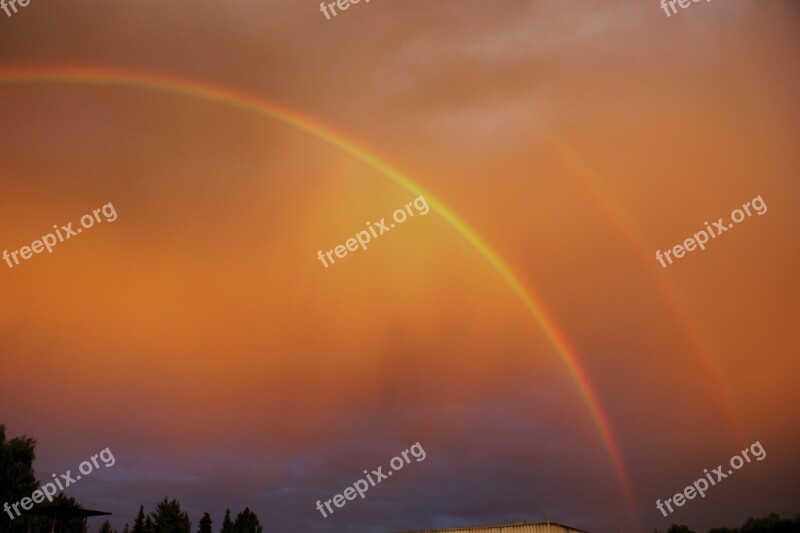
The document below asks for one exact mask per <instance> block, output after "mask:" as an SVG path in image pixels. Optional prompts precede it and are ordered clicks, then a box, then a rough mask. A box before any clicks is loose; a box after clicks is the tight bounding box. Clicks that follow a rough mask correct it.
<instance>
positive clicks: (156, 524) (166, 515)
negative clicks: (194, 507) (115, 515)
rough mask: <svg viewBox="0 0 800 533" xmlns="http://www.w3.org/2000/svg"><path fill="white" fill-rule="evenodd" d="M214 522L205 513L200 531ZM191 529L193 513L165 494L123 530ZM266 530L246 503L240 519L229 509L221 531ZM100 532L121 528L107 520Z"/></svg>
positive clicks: (165, 532)
mask: <svg viewBox="0 0 800 533" xmlns="http://www.w3.org/2000/svg"><path fill="white" fill-rule="evenodd" d="M212 525H213V523H212V521H211V515H209V514H208V513H203V518H201V519H200V525H199V529H198V530H197V533H214V530H213V529H212ZM191 529H192V522H191V521H190V520H189V515H188V514H187V513H186V512H185V511H183V510H182V509H181V504H180V503H178V502H177V500H168V499H167V498H164V499H163V500H161V501H160V502H159V503H158V505H156V508H155V510H154V511H153V512H152V513H150V514H149V515H146V516H145V514H144V506H143V505H142V506H139V514H138V515H137V516H136V520H134V522H133V528H132V529H130V528H129V527H128V524H125V528H124V529H123V530H122V533H191ZM262 531H263V528H262V527H261V523H260V522H259V521H258V516H256V513H254V512H253V511H251V510H250V509H248V508H247V507H245V508H244V510H243V511H241V512H240V513H239V514H237V515H236V520H231V510H230V509H228V510H226V511H225V518H223V519H222V528H221V529H220V530H219V533H262ZM81 533H83V532H81ZM97 533H117V532H116V530H114V528H112V527H111V522H109V521H108V520H106V521H105V522H103V523H102V524H101V525H100V528H99V529H98V530H97Z"/></svg>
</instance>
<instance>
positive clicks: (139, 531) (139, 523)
mask: <svg viewBox="0 0 800 533" xmlns="http://www.w3.org/2000/svg"><path fill="white" fill-rule="evenodd" d="M144 520H145V518H144V505H140V506H139V514H138V515H136V520H134V521H133V531H131V533H145V529H144Z"/></svg>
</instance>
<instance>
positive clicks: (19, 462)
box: [0, 425, 37, 533]
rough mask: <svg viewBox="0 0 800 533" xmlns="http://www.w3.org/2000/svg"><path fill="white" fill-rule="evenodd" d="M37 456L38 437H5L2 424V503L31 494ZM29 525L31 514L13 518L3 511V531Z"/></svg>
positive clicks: (0, 522) (0, 523) (0, 518)
mask: <svg viewBox="0 0 800 533" xmlns="http://www.w3.org/2000/svg"><path fill="white" fill-rule="evenodd" d="M34 459H36V441H35V440H34V439H29V438H27V437H25V436H22V437H15V438H13V439H11V440H6V427H5V426H4V425H0V503H1V502H7V503H8V504H9V505H10V504H14V503H16V502H18V501H20V500H21V499H22V498H25V497H30V495H31V493H32V492H33V491H34V490H36V487H37V483H36V477H35V476H34V474H33V460H34ZM12 512H13V511H12ZM15 514H16V513H15ZM29 525H30V517H29V516H28V515H22V516H19V517H16V516H15V518H14V519H13V520H12V519H11V518H10V517H9V516H8V513H7V512H2V514H0V531H8V532H9V533H16V532H17V531H26V530H27V529H28V526H29Z"/></svg>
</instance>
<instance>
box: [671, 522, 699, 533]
mask: <svg viewBox="0 0 800 533" xmlns="http://www.w3.org/2000/svg"><path fill="white" fill-rule="evenodd" d="M667 533H694V531H692V530H691V529H689V527H688V526H679V525H678V524H672V525H671V526H670V528H669V529H668V530H667Z"/></svg>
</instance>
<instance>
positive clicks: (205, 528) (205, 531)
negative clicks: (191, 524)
mask: <svg viewBox="0 0 800 533" xmlns="http://www.w3.org/2000/svg"><path fill="white" fill-rule="evenodd" d="M197 533H214V532H213V531H212V530H211V515H210V514H208V513H203V518H201V519H200V529H198V530H197Z"/></svg>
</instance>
